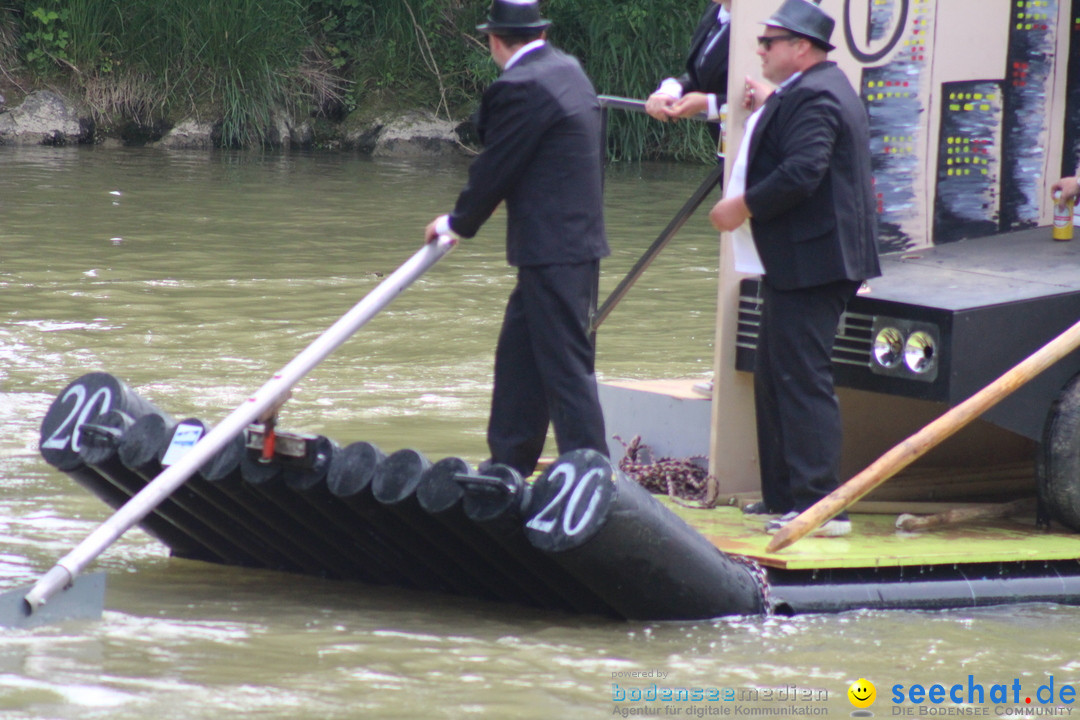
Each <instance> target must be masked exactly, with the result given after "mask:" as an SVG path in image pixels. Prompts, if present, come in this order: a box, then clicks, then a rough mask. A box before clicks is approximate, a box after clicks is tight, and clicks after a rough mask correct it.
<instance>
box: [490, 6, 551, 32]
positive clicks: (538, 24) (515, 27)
mask: <svg viewBox="0 0 1080 720" xmlns="http://www.w3.org/2000/svg"><path fill="white" fill-rule="evenodd" d="M549 25H551V21H550V20H545V19H544V18H542V17H540V3H538V2H537V0H491V11H490V12H488V18H487V22H485V23H481V24H480V25H477V26H476V29H477V30H479V31H481V32H486V33H500V32H509V33H527V32H530V31H536V32H539V31H540V30H543V29H544V28H546V27H548V26H549Z"/></svg>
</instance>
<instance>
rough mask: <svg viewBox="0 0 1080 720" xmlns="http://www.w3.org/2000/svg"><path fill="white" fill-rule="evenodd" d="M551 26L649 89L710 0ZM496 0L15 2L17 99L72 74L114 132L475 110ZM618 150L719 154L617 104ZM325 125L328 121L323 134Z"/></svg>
mask: <svg viewBox="0 0 1080 720" xmlns="http://www.w3.org/2000/svg"><path fill="white" fill-rule="evenodd" d="M542 7H543V11H544V14H545V15H546V16H547V17H549V18H550V19H552V20H553V21H554V26H553V28H552V30H551V32H550V38H551V40H552V41H553V42H554V43H555V44H557V45H559V46H560V47H562V48H564V49H566V50H568V51H569V52H571V53H573V54H575V55H577V56H578V57H579V58H580V59H581V60H582V63H583V64H584V65H585V69H586V71H587V72H588V73H589V75H590V77H592V78H593V81H594V83H595V84H596V87H597V90H598V91H599V92H601V93H607V94H615V95H626V96H631V97H644V96H645V95H646V94H648V93H649V92H650V91H651V90H652V89H653V88H654V87H655V86H656V83H657V81H658V80H659V79H660V78H662V77H664V76H666V75H670V74H675V73H677V72H678V71H679V70H680V66H681V62H682V57H683V54H684V53H685V51H686V45H687V43H688V42H689V36H690V33H691V31H692V29H693V27H694V23H695V21H696V19H697V17H698V14H699V12H700V11H701V4H700V3H686V2H685V0H548V1H547V2H545V3H543V5H542ZM487 8H488V3H487V2H486V1H485V0H274V2H270V3H268V2H262V1H261V0H0V70H2V72H0V92H3V93H4V94H6V95H7V96H8V106H9V107H10V106H11V105H12V104H13V102H14V101H16V100H17V99H18V97H19V96H20V95H22V94H25V93H26V92H29V91H31V90H33V89H37V88H40V87H47V86H50V87H59V88H61V89H63V90H64V91H65V92H67V93H68V94H69V95H72V96H73V97H75V98H77V99H80V100H82V101H84V102H85V103H86V105H87V106H88V107H90V108H91V110H92V112H93V115H94V118H95V121H96V122H97V123H98V125H99V127H101V128H102V129H103V130H104V131H105V132H106V133H108V132H109V131H110V129H111V128H117V127H120V126H122V125H129V124H131V123H135V124H138V125H141V126H146V127H154V126H162V125H169V124H171V123H174V122H176V121H178V120H180V119H182V118H184V117H192V116H194V117H200V118H202V119H209V120H220V121H222V139H223V142H224V143H226V144H229V145H233V146H259V145H260V144H262V143H263V142H264V141H265V138H266V130H267V127H268V121H269V117H270V113H271V112H273V111H276V110H280V111H284V112H285V113H287V114H289V115H291V116H293V117H294V118H297V119H302V118H306V117H311V118H314V119H315V120H316V122H317V127H318V126H319V125H322V126H323V127H332V126H333V125H334V124H337V123H342V122H347V121H348V119H349V118H350V117H351V116H355V115H356V114H361V115H363V114H370V113H371V112H374V111H376V110H380V111H381V110H386V109H412V108H423V109H428V110H431V111H433V112H435V113H436V114H438V115H440V116H442V117H446V118H450V119H463V118H465V117H468V115H469V114H470V113H471V112H472V110H473V109H474V108H475V106H476V103H477V100H478V98H479V96H480V93H481V92H482V91H483V88H484V87H485V86H486V85H487V83H489V82H490V81H491V80H492V79H493V78H494V77H495V75H496V68H495V66H494V64H493V63H492V62H491V60H490V58H489V56H488V53H487V47H486V41H485V39H484V37H483V35H482V34H480V33H478V32H477V31H476V30H475V26H476V24H477V23H478V22H480V21H481V20H482V19H483V17H484V16H485V14H486V12H487ZM614 115H616V117H613V119H612V127H611V133H610V137H611V139H612V142H611V147H610V152H611V155H612V157H613V158H615V159H637V158H650V157H675V158H684V159H688V158H694V157H696V158H700V159H707V158H708V154H709V141H708V140H707V136H706V135H705V133H704V130H703V128H702V127H700V126H690V125H689V124H683V125H682V126H670V125H661V124H660V123H656V122H651V121H648V119H647V118H644V117H642V116H636V117H632V116H631V117H628V116H625V115H624V114H621V113H616V114H614ZM317 135H318V133H317Z"/></svg>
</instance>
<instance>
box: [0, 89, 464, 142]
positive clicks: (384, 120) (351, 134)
mask: <svg viewBox="0 0 1080 720" xmlns="http://www.w3.org/2000/svg"><path fill="white" fill-rule="evenodd" d="M468 130H469V128H468V124H467V123H464V124H457V123H453V122H450V121H447V120H441V119H439V118H437V117H435V116H434V115H432V114H431V113H429V112H425V111H415V110H413V111H406V112H402V113H398V114H393V115H391V114H386V115H382V116H379V117H377V118H375V119H372V120H369V121H367V122H364V123H351V124H350V123H343V124H340V125H334V126H324V125H320V130H319V131H318V132H316V131H315V130H314V128H313V125H312V123H311V122H309V121H306V120H305V121H302V122H296V121H294V120H293V119H292V118H289V117H287V116H286V115H285V114H284V113H273V114H272V117H271V122H270V126H269V127H268V128H266V133H265V137H266V140H265V145H266V147H269V148H282V149H294V148H295V149H303V148H313V147H325V148H333V149H340V150H354V151H357V152H362V153H370V154H372V155H377V156H383V157H420V156H432V155H447V154H451V155H456V154H461V153H465V152H469V150H468V147H467V145H466V144H465V143H464V142H463V140H462V137H463V134H466V133H467V132H468ZM106 143H107V144H116V145H130V146H136V145H145V146H156V147H164V148H169V149H183V150H206V149H210V148H215V147H220V146H221V121H220V120H219V121H216V122H208V121H205V120H197V119H194V118H185V119H183V120H181V121H179V122H176V123H175V124H168V123H165V124H159V125H157V126H155V127H153V128H136V127H133V124H132V123H127V124H126V125H124V126H123V130H121V131H119V132H118V133H116V132H104V131H101V129H100V128H99V126H98V125H97V123H95V122H94V119H93V115H92V113H90V112H89V111H88V110H86V109H85V108H83V107H81V106H80V105H79V104H77V103H75V102H72V101H71V100H69V99H67V98H65V97H63V96H62V95H60V94H59V93H56V92H54V91H52V90H38V91H35V92H32V93H30V94H29V95H27V96H26V98H25V99H24V100H23V101H22V102H21V103H20V104H18V105H15V106H14V107H10V108H6V107H3V106H0V145H91V144H106Z"/></svg>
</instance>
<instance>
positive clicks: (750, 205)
mask: <svg viewBox="0 0 1080 720" xmlns="http://www.w3.org/2000/svg"><path fill="white" fill-rule="evenodd" d="M765 25H766V27H765V30H764V34H763V35H762V36H761V37H760V38H758V55H759V56H760V57H761V59H762V73H763V75H764V76H765V77H766V79H768V80H770V81H771V82H773V83H775V84H777V85H778V86H779V87H778V88H777V90H776V91H775V92H774V93H772V95H771V96H770V97H769V99H768V100H767V101H766V103H765V105H764V107H763V108H762V109H761V110H760V114H759V115H758V116H757V117H756V118H755V117H753V116H752V117H751V119H750V121H748V125H751V124H752V130H751V131H749V132H748V136H747V137H746V138H744V141H743V142H744V143H745V142H748V143H749V146H748V149H747V151H746V153H745V156H744V162H745V177H746V180H745V191H744V192H743V193H742V194H737V195H729V196H728V197H725V198H724V199H723V200H721V201H720V202H719V203H717V204H716V206H715V207H713V209H712V211H711V213H710V218H711V219H712V221H713V224H714V225H715V226H716V227H717V228H718V229H720V230H726V231H732V230H735V229H737V228H739V227H740V226H741V225H742V224H743V223H744V222H747V221H749V224H750V229H751V231H752V233H753V240H754V245H755V247H756V249H757V252H758V255H759V257H760V259H761V264H762V266H763V267H764V270H765V272H764V275H763V276H762V297H763V300H764V304H763V306H762V316H761V326H760V330H759V333H758V346H757V359H756V363H755V367H754V400H755V406H756V411H757V430H758V456H759V461H760V464H761V489H762V495H763V498H764V499H763V501H762V503H756V504H755V505H754V506H750V507H749V508H748V510H749V511H750V512H761V513H769V512H773V513H786V514H785V515H783V516H782V517H781V518H779V519H778V520H773V521H771V522H770V523H768V524H767V525H766V531H767V532H776V531H777V530H779V529H780V528H781V527H783V526H784V524H786V523H787V522H789V521H790V520H791V519H793V518H794V517H795V516H796V515H797V514H798V513H799V512H801V511H803V510H805V509H807V508H808V507H810V506H811V505H813V504H814V503H815V502H817V501H818V500H819V499H821V498H822V497H824V496H825V495H827V494H828V493H830V492H831V491H832V490H834V489H835V488H836V486H837V481H838V478H837V475H838V472H839V464H840V449H841V448H840V445H841V425H840V408H839V404H838V402H837V399H836V394H835V392H834V389H833V378H832V368H831V355H832V347H833V339H834V337H835V333H836V327H837V324H838V323H839V320H840V316H841V314H842V313H843V311H844V308H845V307H846V305H847V303H848V301H850V300H851V299H852V298H853V297H854V296H855V293H856V291H857V290H858V288H859V285H860V284H861V282H862V281H863V280H865V279H867V278H872V277H876V276H878V275H880V274H881V269H880V266H879V264H878V257H877V239H876V221H875V203H874V196H873V184H872V177H871V170H870V137H869V129H868V122H867V115H866V110H865V108H864V106H863V104H862V102H861V101H860V99H859V96H858V95H857V94H856V92H855V90H854V89H853V88H852V87H851V83H849V82H848V80H847V78H846V77H845V76H844V74H843V72H841V70H840V69H839V68H838V67H837V66H836V64H835V63H833V62H829V61H828V60H827V57H828V55H827V54H828V51H829V50H832V49H833V46H832V45H830V44H829V39H830V36H831V35H832V30H833V25H834V23H833V20H832V18H831V17H829V16H828V15H826V14H825V13H824V12H823V11H822V10H821V9H820V8H818V7H817V6H816V5H814V4H812V3H811V2H809V0H785V2H784V4H783V5H782V6H781V8H780V9H779V10H778V11H777V12H776V13H774V14H773V16H772V17H770V18H769V20H768V21H766V23H765ZM740 155H743V154H742V153H741V152H740ZM740 159H743V158H740ZM736 164H737V165H738V162H737V163H736ZM738 171H739V168H738V167H735V168H733V170H732V175H733V176H734V175H735V174H736V173H737V172H738ZM789 511H790V512H789ZM850 530H851V523H850V521H849V520H848V517H847V515H846V514H841V515H838V516H837V517H836V518H834V519H833V520H831V521H830V522H828V523H826V524H825V525H824V526H822V527H821V528H820V529H819V531H818V533H817V534H819V535H826V536H836V535H844V534H847V533H848V532H850Z"/></svg>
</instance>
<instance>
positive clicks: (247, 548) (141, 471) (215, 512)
mask: <svg viewBox="0 0 1080 720" xmlns="http://www.w3.org/2000/svg"><path fill="white" fill-rule="evenodd" d="M102 417H105V416H102ZM143 417H145V418H156V420H151V419H148V420H146V421H143V422H142V423H141V425H140V429H139V431H138V432H133V430H134V425H132V427H129V428H127V431H126V432H124V433H123V434H122V435H119V436H117V437H116V447H115V448H114V449H113V450H112V453H111V455H110V456H109V457H108V458H107V460H108V462H109V463H110V469H106V468H100V469H101V470H102V471H103V472H104V473H105V474H106V475H107V476H109V477H114V476H115V478H116V479H117V480H121V479H122V477H123V476H125V475H126V476H129V477H130V478H133V479H129V480H127V481H126V482H128V483H130V484H132V486H135V485H138V487H139V488H140V489H141V488H142V487H144V486H145V483H146V482H148V481H150V480H153V479H154V478H155V477H156V476H157V474H158V473H159V472H160V471H161V470H162V467H161V464H160V462H159V461H158V460H157V458H158V457H160V455H161V454H162V453H163V452H164V450H163V446H164V443H165V440H164V438H165V437H167V436H168V434H167V433H164V432H162V430H163V428H165V425H164V424H163V423H164V420H163V419H162V418H160V417H157V416H153V415H144V416H143ZM100 424H101V420H100V418H99V420H98V421H95V423H93V424H92V425H88V426H86V427H87V429H90V428H91V427H93V426H94V425H100ZM147 426H153V427H154V428H157V430H156V431H154V430H150V431H148V430H147ZM142 443H148V445H147V446H146V447H140V445H141V444H142ZM120 448H126V450H127V456H128V457H129V458H131V457H135V458H136V460H139V459H140V458H141V462H134V463H133V466H134V467H128V466H127V465H126V464H124V463H123V460H122V457H121V453H120V451H119V450H120ZM84 455H85V453H84ZM87 462H88V463H90V464H95V465H97V464H98V462H95V461H94V460H92V459H90V458H87ZM99 462H100V461H99ZM217 499H218V496H217V494H216V492H215V491H214V490H213V489H212V488H209V487H208V486H207V485H206V481H205V480H203V479H202V478H200V477H198V476H192V477H191V478H189V479H188V481H187V482H186V483H185V484H184V485H182V486H181V487H179V488H177V489H176V490H175V491H174V492H173V494H172V495H171V496H170V497H169V498H168V499H167V500H165V501H164V502H163V503H162V504H161V505H159V506H158V508H155V510H154V511H153V512H152V513H151V515H154V514H155V513H157V512H159V511H160V510H161V509H162V508H164V509H165V511H166V512H170V513H173V512H179V513H183V514H187V515H190V516H191V517H192V518H194V519H195V520H196V521H198V522H199V523H201V524H203V525H205V526H207V527H209V528H210V530H211V532H210V533H209V534H208V535H207V536H206V538H205V539H204V538H202V537H200V536H196V539H199V540H200V542H204V544H206V541H213V542H214V545H212V546H211V547H212V548H213V549H214V551H215V553H217V554H218V555H219V556H220V557H221V558H222V562H225V563H226V564H230V565H245V566H249V567H264V568H270V569H275V570H287V569H291V566H289V565H288V563H286V562H285V561H284V559H283V558H282V557H281V556H280V555H279V554H278V553H276V552H274V550H273V549H272V548H270V547H268V546H267V545H266V544H265V543H264V542H262V541H261V540H260V539H259V538H258V537H252V536H251V535H250V534H249V533H247V532H245V531H244V530H243V529H242V528H241V527H238V525H240V521H241V519H242V518H240V517H238V516H237V515H236V514H235V513H234V512H231V510H230V509H227V508H222V507H221V505H220V504H219V503H218V502H217ZM183 514H181V515H180V516H179V517H180V521H182V522H185V523H186V516H185V515H183ZM167 517H169V516H167ZM188 525H190V523H188ZM188 529H189V531H193V530H194V529H195V527H189V528H188Z"/></svg>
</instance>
